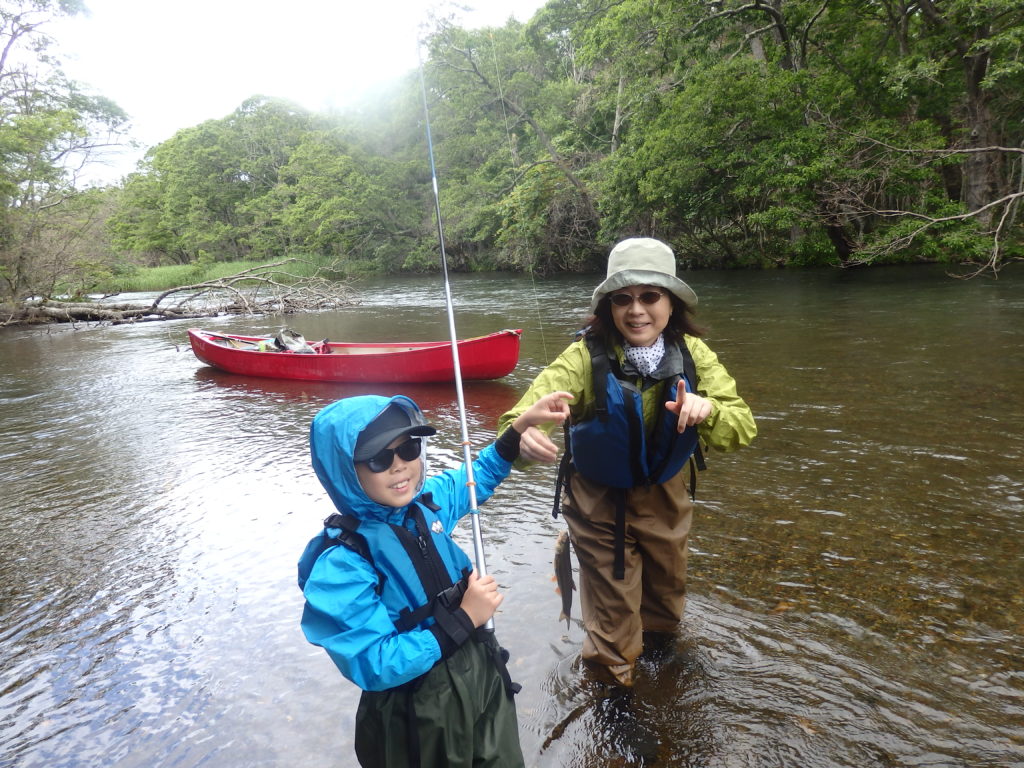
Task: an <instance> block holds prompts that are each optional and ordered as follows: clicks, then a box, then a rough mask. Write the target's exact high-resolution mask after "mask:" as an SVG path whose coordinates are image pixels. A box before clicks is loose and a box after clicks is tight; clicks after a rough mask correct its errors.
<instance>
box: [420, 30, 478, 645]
mask: <svg viewBox="0 0 1024 768" xmlns="http://www.w3.org/2000/svg"><path fill="white" fill-rule="evenodd" d="M417 55H418V56H419V62H420V90H421V91H422V92H423V117H424V122H425V124H426V129H427V154H428V155H429V157H430V183H431V185H432V187H433V190H434V216H435V218H436V219H437V239H438V242H439V243H440V245H441V271H442V272H443V274H444V299H445V307H446V308H447V310H448V333H449V335H450V336H451V341H452V366H453V367H454V369H455V393H456V396H457V399H458V404H459V426H460V427H461V428H462V454H463V461H464V462H465V466H466V487H467V488H468V489H469V513H470V520H471V521H472V524H473V554H474V560H475V561H476V572H477V575H478V576H480V577H481V578H483V577H484V576H486V575H487V563H486V562H485V559H484V539H483V533H482V532H481V531H480V510H479V509H478V507H477V500H476V481H475V480H474V479H473V455H472V452H471V451H470V443H469V427H468V426H467V423H466V401H465V398H464V396H463V392H462V366H461V364H460V362H459V345H458V336H457V335H456V333H455V307H454V306H453V304H452V288H451V283H450V282H449V280H448V255H447V253H446V252H445V247H444V227H443V226H442V224H441V198H440V196H439V195H438V192H437V168H436V166H435V165H434V141H433V138H432V136H431V134H430V109H429V107H428V106H427V82H426V78H425V77H424V75H423V55H422V51H421V50H420V49H419V47H418V46H417ZM484 629H487V630H489V631H493V630H494V618H493V617H492V618H490V619H488V620H487V623H486V624H484Z"/></svg>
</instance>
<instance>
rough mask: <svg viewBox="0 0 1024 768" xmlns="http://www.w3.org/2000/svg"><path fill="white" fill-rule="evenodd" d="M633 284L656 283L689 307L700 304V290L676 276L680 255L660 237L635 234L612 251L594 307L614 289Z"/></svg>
mask: <svg viewBox="0 0 1024 768" xmlns="http://www.w3.org/2000/svg"><path fill="white" fill-rule="evenodd" d="M631 285H656V286H658V287H659V288H665V289H666V290H669V291H672V293H674V294H675V295H676V296H678V297H679V299H680V300H681V301H682V302H683V303H684V304H686V305H687V306H688V307H695V306H696V305H697V294H696V293H694V292H693V289H692V288H690V286H688V285H687V284H686V283H684V282H683V281H682V280H680V279H679V278H678V277H676V255H675V254H674V253H673V252H672V249H671V248H669V247H668V246H667V245H665V244H664V243H663V242H661V241H660V240H655V239H654V238H651V237H631V238H629V239H628V240H623V241H622V242H621V243H619V244H618V245H616V246H615V247H614V248H612V252H611V253H610V254H609V255H608V275H607V277H606V278H605V281H604V282H603V283H601V284H600V285H599V286H597V289H596V290H595V291H594V296H593V298H592V300H591V302H590V311H591V312H594V311H595V310H596V309H597V305H598V302H600V301H601V299H602V298H604V297H605V296H606V295H607V294H609V293H611V292H612V291H617V290H619V289H620V288H627V287H629V286H631Z"/></svg>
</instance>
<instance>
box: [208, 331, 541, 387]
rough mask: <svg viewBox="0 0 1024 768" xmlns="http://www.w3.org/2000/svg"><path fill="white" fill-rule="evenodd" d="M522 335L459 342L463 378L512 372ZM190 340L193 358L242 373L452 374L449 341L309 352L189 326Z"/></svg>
mask: <svg viewBox="0 0 1024 768" xmlns="http://www.w3.org/2000/svg"><path fill="white" fill-rule="evenodd" d="M521 334H522V331H521V330H514V331H513V330H505V331H498V332H497V333H492V334H489V335H487V336H477V337H475V338H472V339H463V340H462V341H460V342H459V366H460V368H461V369H462V378H463V379H466V380H471V379H499V378H501V377H502V376H505V375H506V374H508V373H510V372H511V371H512V369H513V368H515V367H516V362H517V361H518V360H519V336H520V335H521ZM188 339H189V341H190V342H191V344H192V351H193V352H195V355H196V357H198V358H199V359H200V360H202V361H203V362H204V363H206V364H207V365H212V366H213V367H214V368H220V369H221V370H223V371H228V372H230V373H240V374H243V375H245V376H263V377H266V378H272V379H303V380H306V381H344V382H363V383H375V384H385V383H388V384H390V383H428V382H438V381H453V380H454V379H455V373H454V365H453V364H452V345H451V342H450V341H413V342H408V343H394V342H390V343H389V342H385V343H368V344H359V343H346V342H336V341H327V342H310V346H311V347H312V348H313V350H314V352H313V353H312V354H309V353H300V352H291V351H278V350H275V349H274V346H273V337H272V336H235V335H233V334H227V333H213V332H212V331H203V330H200V329H198V328H190V329H189V331H188ZM268 348H269V350H268V351H260V350H261V349H265V350H266V349H268Z"/></svg>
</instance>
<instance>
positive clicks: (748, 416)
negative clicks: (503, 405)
mask: <svg viewBox="0 0 1024 768" xmlns="http://www.w3.org/2000/svg"><path fill="white" fill-rule="evenodd" d="M684 338H685V341H686V346H687V348H688V349H689V350H690V354H691V355H692V356H693V362H694V366H695V367H696V369H697V378H698V380H699V381H698V384H697V393H698V394H700V395H701V396H702V397H706V398H707V399H708V400H710V401H711V403H712V409H711V415H710V416H708V418H707V419H705V420H704V421H703V422H702V423H701V424H700V425H699V426H698V434H699V435H700V441H701V444H702V445H704V446H706V447H711V448H715V449H717V450H719V451H726V452H728V451H735V450H737V449H739V448H742V447H744V446H746V445H749V444H750V441H751V440H753V439H754V437H755V436H756V435H757V425H756V424H755V423H754V416H753V414H752V413H751V412H750V407H749V406H748V405H747V404H746V402H744V401H743V398H741V397H740V396H739V394H737V392H736V382H735V380H734V379H733V378H732V376H730V375H729V372H728V371H726V369H725V366H723V365H722V364H721V363H720V362H718V355H716V354H715V353H714V352H712V351H711V348H710V347H708V345H707V344H705V343H704V342H703V341H701V340H700V339H698V338H696V337H694V336H685V337H684ZM615 355H616V357H618V359H619V363H620V364H621V366H622V370H623V372H625V373H627V374H633V375H635V379H634V381H635V383H637V385H638V386H640V388H641V391H642V392H643V411H644V424H645V426H646V427H647V429H648V431H650V430H651V429H653V428H654V424H655V423H656V419H655V416H656V414H657V413H658V412H659V411H660V410H661V409H663V408H664V407H665V396H664V392H665V391H666V388H665V382H664V381H663V380H659V379H658V378H657V374H658V372H657V371H655V372H654V375H652V376H648V377H642V376H640V375H639V373H638V372H637V371H636V369H635V368H633V366H632V364H631V363H629V362H628V361H627V360H626V357H625V352H624V351H623V349H622V347H621V346H616V347H615ZM602 386H603V384H602ZM559 390H564V391H566V392H569V393H571V394H572V395H573V396H574V399H573V401H572V402H571V403H570V410H571V412H572V418H573V420H574V421H579V420H582V419H587V418H590V417H591V416H592V414H593V409H594V375H593V371H592V367H591V362H590V352H589V351H588V349H587V345H586V342H585V341H583V340H582V339H580V340H579V341H575V342H573V343H572V344H570V345H569V346H568V347H567V348H566V349H565V350H564V351H563V352H562V354H560V355H559V356H558V357H557V358H555V360H554V361H552V363H551V364H550V365H549V366H548V367H547V368H545V369H544V370H543V371H541V373H540V374H539V375H538V376H537V378H536V379H534V381H533V383H532V384H531V385H530V388H529V389H527V390H526V392H525V394H523V396H522V397H521V398H520V400H519V402H518V403H516V404H515V405H514V406H513V407H512V409H511V410H509V411H508V412H507V413H505V414H503V415H502V417H501V418H500V419H499V420H498V434H501V433H502V432H504V431H505V429H507V428H508V426H509V425H510V424H511V423H512V422H513V421H514V420H515V419H516V418H517V417H518V416H519V414H521V413H523V411H525V410H526V409H527V408H529V407H530V406H531V405H533V404H534V403H535V402H537V400H539V399H540V398H541V397H543V396H544V395H546V394H548V393H550V392H557V391H559ZM552 428H553V427H552ZM552 428H549V431H550V429H552ZM518 462H519V463H523V460H522V459H519V460H518Z"/></svg>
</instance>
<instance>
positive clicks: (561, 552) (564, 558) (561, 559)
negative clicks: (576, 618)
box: [555, 531, 576, 629]
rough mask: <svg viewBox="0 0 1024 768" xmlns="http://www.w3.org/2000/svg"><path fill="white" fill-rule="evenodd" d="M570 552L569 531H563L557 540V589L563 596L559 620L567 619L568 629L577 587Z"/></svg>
mask: <svg viewBox="0 0 1024 768" xmlns="http://www.w3.org/2000/svg"><path fill="white" fill-rule="evenodd" d="M569 553H570V547H569V532H568V531H562V532H561V533H560V534H558V541H556V542H555V584H557V585H558V586H557V587H556V588H555V591H556V592H557V593H558V594H560V595H561V596H562V613H561V614H560V615H559V616H558V620H559V621H561V620H562V619H565V626H566V629H568V628H569V616H570V614H571V613H572V591H573V590H574V589H576V583H575V582H574V581H573V580H572V561H571V559H570V557H569Z"/></svg>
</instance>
